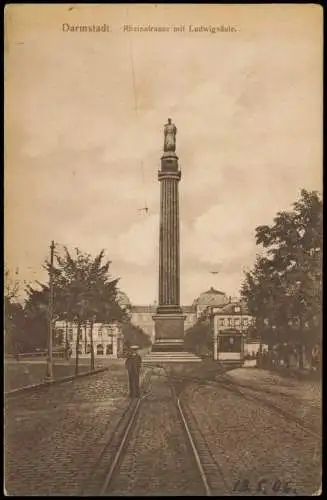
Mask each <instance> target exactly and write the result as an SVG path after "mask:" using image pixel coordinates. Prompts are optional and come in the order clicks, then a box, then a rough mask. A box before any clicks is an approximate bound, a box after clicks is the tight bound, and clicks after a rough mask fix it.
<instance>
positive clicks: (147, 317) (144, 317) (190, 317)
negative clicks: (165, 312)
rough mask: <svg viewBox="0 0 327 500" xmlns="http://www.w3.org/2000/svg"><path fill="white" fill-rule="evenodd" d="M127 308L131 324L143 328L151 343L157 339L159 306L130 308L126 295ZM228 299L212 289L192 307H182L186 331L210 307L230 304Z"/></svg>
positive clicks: (198, 298)
mask: <svg viewBox="0 0 327 500" xmlns="http://www.w3.org/2000/svg"><path fill="white" fill-rule="evenodd" d="M122 300H124V301H125V304H126V307H128V308H129V310H130V317H131V322H132V323H133V324H134V325H136V326H139V327H140V328H142V330H143V331H144V332H145V333H146V334H147V335H149V337H150V339H151V342H153V340H154V337H155V329H154V320H153V316H154V314H155V313H156V310H157V305H156V304H151V305H147V306H141V305H137V306H130V302H129V300H128V298H127V296H126V295H125V294H124V299H122ZM228 300H229V299H228V297H227V295H226V294H225V293H223V292H220V291H219V290H215V289H214V288H212V287H211V288H210V289H209V290H207V291H206V292H203V293H201V294H200V295H199V297H197V298H196V299H195V300H194V301H193V304H192V305H186V306H182V310H183V313H184V315H185V322H184V331H186V330H188V328H190V327H191V326H193V325H194V324H195V323H196V321H197V320H198V319H199V317H200V316H201V314H202V313H203V311H205V310H206V309H207V308H208V307H212V306H221V305H224V304H226V303H227V302H228Z"/></svg>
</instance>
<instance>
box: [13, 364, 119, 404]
mask: <svg viewBox="0 0 327 500" xmlns="http://www.w3.org/2000/svg"><path fill="white" fill-rule="evenodd" d="M109 368H110V367H109V366H106V367H104V368H98V369H97V370H93V371H88V372H83V373H79V374H78V375H70V376H69V377H61V378H58V379H57V380H53V381H52V382H41V383H39V384H33V385H26V386H25V387H19V388H18V389H13V390H11V391H8V392H5V393H4V396H5V397H8V396H15V395H16V394H21V393H24V392H28V391H32V390H35V389H41V388H44V387H49V386H50V385H54V384H61V383H64V382H70V381H71V380H74V379H76V378H80V377H86V376H87V375H95V374H97V373H101V372H105V371H107V370H109Z"/></svg>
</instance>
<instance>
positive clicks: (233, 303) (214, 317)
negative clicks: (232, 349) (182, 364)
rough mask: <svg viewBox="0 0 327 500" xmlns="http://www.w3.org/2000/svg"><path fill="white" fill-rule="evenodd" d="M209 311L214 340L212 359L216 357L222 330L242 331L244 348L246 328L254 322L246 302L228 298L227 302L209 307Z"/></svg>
mask: <svg viewBox="0 0 327 500" xmlns="http://www.w3.org/2000/svg"><path fill="white" fill-rule="evenodd" d="M210 313H211V321H212V330H213V340H214V353H213V354H214V359H218V344H219V334H220V332H222V331H226V330H238V331H239V332H241V333H244V341H245V342H244V349H245V346H246V338H245V337H246V334H247V332H248V329H249V328H250V327H252V326H253V325H254V323H255V319H254V317H253V316H252V315H251V314H250V313H249V311H248V308H247V306H246V304H245V303H244V302H241V301H237V300H230V301H229V302H228V304H225V305H223V306H220V307H213V308H211V310H210Z"/></svg>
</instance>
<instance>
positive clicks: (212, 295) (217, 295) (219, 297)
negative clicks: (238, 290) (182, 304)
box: [193, 287, 230, 319]
mask: <svg viewBox="0 0 327 500" xmlns="http://www.w3.org/2000/svg"><path fill="white" fill-rule="evenodd" d="M229 300H230V299H229V297H228V296H227V295H226V294H225V293H224V292H221V291H220V290H215V288H213V287H211V288H210V289H209V290H207V291H206V292H203V293H201V294H200V295H199V297H198V298H197V299H195V300H194V302H193V307H194V309H195V312H196V319H198V318H199V317H200V316H201V314H203V313H204V312H205V311H206V310H207V309H208V307H221V306H224V305H225V304H228V302H229Z"/></svg>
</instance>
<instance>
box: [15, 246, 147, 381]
mask: <svg viewBox="0 0 327 500" xmlns="http://www.w3.org/2000/svg"><path fill="white" fill-rule="evenodd" d="M110 264H111V261H109V260H105V258H104V251H101V252H100V253H99V254H98V255H97V256H96V257H95V258H93V257H92V256H91V255H90V254H88V253H85V252H81V251H80V250H79V249H75V255H74V254H72V253H71V252H70V251H69V250H68V249H67V248H65V249H64V254H63V256H60V255H55V256H54V262H52V263H51V262H50V261H46V262H45V264H44V268H45V269H46V270H47V272H48V274H49V276H51V278H52V291H53V301H52V302H53V308H52V309H53V320H59V319H60V320H64V321H66V324H67V325H68V323H75V324H76V325H77V332H78V333H77V337H76V339H77V340H76V346H74V348H75V349H76V372H78V364H79V351H80V349H79V348H80V341H81V338H82V330H83V327H85V326H86V325H88V328H89V329H90V330H89V331H90V344H91V356H90V358H91V368H92V369H94V346H93V325H94V323H95V322H100V323H112V322H118V323H121V324H122V325H123V328H122V329H123V335H124V339H125V340H126V341H128V342H130V343H131V342H132V341H133V340H135V339H137V341H138V343H139V345H141V346H145V345H149V343H150V342H149V340H148V337H147V336H146V335H145V334H144V332H143V331H142V330H141V329H140V328H138V327H135V326H133V325H132V324H131V322H130V318H129V314H128V311H127V310H126V309H124V307H123V306H122V305H121V304H120V303H119V300H118V298H117V297H118V287H117V285H118V281H119V279H117V278H115V279H114V278H112V276H111V275H110ZM6 279H7V283H8V287H7V288H8V290H7V291H6V297H5V333H6V336H5V338H6V351H7V352H12V353H13V352H17V351H23V352H26V351H31V350H35V349H36V348H39V349H45V348H46V347H47V338H48V334H47V332H48V324H49V316H48V313H49V299H50V287H49V284H48V283H40V282H37V283H36V285H34V286H31V285H28V286H27V287H26V292H27V298H26V301H25V304H24V306H22V305H20V304H19V303H17V284H16V283H15V286H13V284H11V285H10V284H9V283H10V280H9V273H8V272H6ZM67 331H68V329H66V338H65V344H66V347H67V348H68V344H69V342H68V335H67Z"/></svg>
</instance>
